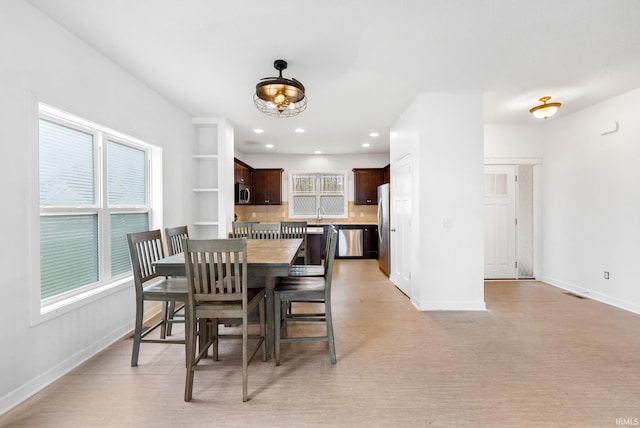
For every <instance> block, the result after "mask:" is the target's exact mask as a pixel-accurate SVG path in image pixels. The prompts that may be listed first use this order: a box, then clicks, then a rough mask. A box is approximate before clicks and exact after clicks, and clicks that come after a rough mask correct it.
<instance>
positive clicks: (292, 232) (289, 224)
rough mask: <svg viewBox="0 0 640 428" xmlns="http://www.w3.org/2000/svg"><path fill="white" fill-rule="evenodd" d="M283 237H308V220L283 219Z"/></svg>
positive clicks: (281, 224)
mask: <svg viewBox="0 0 640 428" xmlns="http://www.w3.org/2000/svg"><path fill="white" fill-rule="evenodd" d="M280 227H281V229H282V237H283V238H285V239H305V238H306V237H307V222H306V221H281V222H280Z"/></svg>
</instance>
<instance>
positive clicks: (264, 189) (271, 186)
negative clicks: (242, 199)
mask: <svg viewBox="0 0 640 428" xmlns="http://www.w3.org/2000/svg"><path fill="white" fill-rule="evenodd" d="M282 171H283V170H282V168H277V169H276V168H269V169H254V170H253V171H252V173H251V191H252V195H251V200H252V204H253V205H280V204H281V203H282Z"/></svg>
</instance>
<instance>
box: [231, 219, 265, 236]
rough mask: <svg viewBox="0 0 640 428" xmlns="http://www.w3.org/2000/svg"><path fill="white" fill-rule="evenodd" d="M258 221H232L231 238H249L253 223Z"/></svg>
mask: <svg viewBox="0 0 640 428" xmlns="http://www.w3.org/2000/svg"><path fill="white" fill-rule="evenodd" d="M257 223H258V222H257V221H234V222H232V223H231V236H229V237H230V238H249V236H250V235H251V225H252V224H257Z"/></svg>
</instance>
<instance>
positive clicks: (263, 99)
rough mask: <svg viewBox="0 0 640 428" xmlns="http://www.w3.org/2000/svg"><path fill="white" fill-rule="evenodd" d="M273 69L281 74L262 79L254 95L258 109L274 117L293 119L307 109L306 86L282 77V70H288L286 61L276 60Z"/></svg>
mask: <svg viewBox="0 0 640 428" xmlns="http://www.w3.org/2000/svg"><path fill="white" fill-rule="evenodd" d="M273 67H274V68H275V69H276V70H278V71H279V72H280V74H279V76H278V77H265V78H264V79H260V82H258V84H257V85H256V93H255V94H254V95H253V102H254V103H255V105H256V108H257V109H258V110H260V111H261V112H263V113H264V114H267V115H269V116H274V117H291V116H296V115H298V114H300V113H302V112H303V111H304V110H305V109H306V108H307V97H306V95H305V93H304V85H303V84H302V83H300V82H299V81H297V80H296V79H293V78H291V79H287V78H284V77H282V70H285V69H286V68H287V62H286V61H285V60H282V59H277V60H275V61H274V63H273Z"/></svg>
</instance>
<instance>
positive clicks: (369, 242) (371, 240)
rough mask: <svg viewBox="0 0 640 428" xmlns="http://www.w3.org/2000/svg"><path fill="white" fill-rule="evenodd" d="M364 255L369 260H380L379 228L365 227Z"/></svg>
mask: <svg viewBox="0 0 640 428" xmlns="http://www.w3.org/2000/svg"><path fill="white" fill-rule="evenodd" d="M362 255H363V257H365V258H367V259H377V258H378V226H368V225H367V226H363V228H362Z"/></svg>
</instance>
